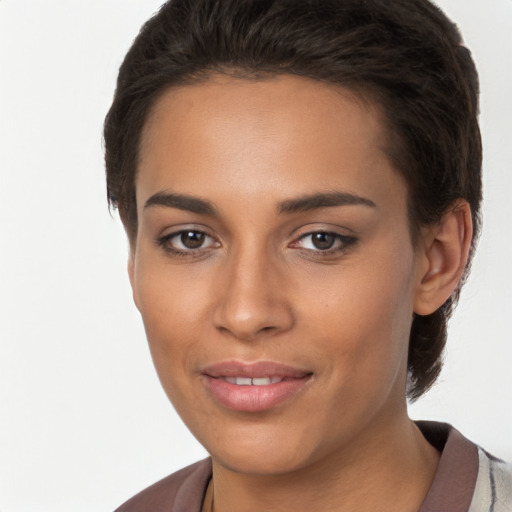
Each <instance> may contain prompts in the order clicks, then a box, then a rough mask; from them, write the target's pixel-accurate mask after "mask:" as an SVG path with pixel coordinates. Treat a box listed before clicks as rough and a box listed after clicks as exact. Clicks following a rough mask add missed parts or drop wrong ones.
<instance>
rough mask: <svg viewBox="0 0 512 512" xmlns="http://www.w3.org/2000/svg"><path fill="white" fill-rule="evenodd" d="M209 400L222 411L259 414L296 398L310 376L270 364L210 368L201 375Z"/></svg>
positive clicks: (239, 363) (289, 368)
mask: <svg viewBox="0 0 512 512" xmlns="http://www.w3.org/2000/svg"><path fill="white" fill-rule="evenodd" d="M201 373H202V375H203V379H202V380H203V383H204V385H205V387H206V389H207V391H208V394H209V395H210V397H212V398H213V400H214V401H215V402H216V403H217V404H218V405H221V406H222V407H223V408H228V409H231V410H235V411H241V412H253V413H254V412H261V411H267V410H271V409H274V408H276V407H277V406H279V405H281V404H283V403H285V402H287V401H289V400H290V399H292V398H294V397H296V396H298V395H299V394H300V393H301V392H302V391H303V389H304V388H305V387H306V386H307V384H308V383H309V382H310V381H311V380H312V377H313V373H312V372H310V371H305V370H302V369H298V368H294V367H290V366H287V365H282V364H278V363H272V362H256V363H241V362H237V361H231V362H223V363H219V364H214V365H211V366H209V367H207V368H205V369H204V370H203V371H202V372H201Z"/></svg>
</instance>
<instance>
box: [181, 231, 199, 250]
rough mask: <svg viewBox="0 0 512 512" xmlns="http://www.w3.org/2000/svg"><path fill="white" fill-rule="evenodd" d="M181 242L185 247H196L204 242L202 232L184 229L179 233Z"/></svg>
mask: <svg viewBox="0 0 512 512" xmlns="http://www.w3.org/2000/svg"><path fill="white" fill-rule="evenodd" d="M181 243H182V244H183V245H184V246H185V247H186V248H187V249H198V248H199V247H201V246H202V245H203V243H204V233H199V232H197V231H186V232H185V233H182V234H181Z"/></svg>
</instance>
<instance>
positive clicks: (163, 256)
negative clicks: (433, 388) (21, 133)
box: [129, 76, 418, 474]
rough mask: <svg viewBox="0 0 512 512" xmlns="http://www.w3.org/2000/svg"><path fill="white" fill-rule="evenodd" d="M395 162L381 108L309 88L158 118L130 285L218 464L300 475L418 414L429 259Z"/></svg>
mask: <svg viewBox="0 0 512 512" xmlns="http://www.w3.org/2000/svg"><path fill="white" fill-rule="evenodd" d="M384 148H385V138H384V129H383V124H382V123H381V121H380V115H379V112H378V109H376V108H373V107H372V106H371V105H369V104H368V103H367V102H363V101H362V100H359V99H356V98H355V97H354V96H353V95H351V94H350V93H349V92H348V91H344V90H343V89H340V88H337V87H335V86H331V85H326V84H322V83H320V82H316V81H313V80H309V79H304V78H299V77H292V76H281V77H279V78H272V79H268V80H263V81H259V82H255V81H246V80H243V79H234V78H226V77H224V78H222V77H216V78H213V79H210V81H208V82H204V83H200V84H196V85H191V86H190V85H189V86H183V87H180V88H174V89H172V90H169V91H168V92H166V94H164V96H163V97H162V98H161V99H160V100H159V101H158V103H157V104H156V106H155V107H154V109H153V111H152V114H151V116H150V117H149V119H148V121H147V124H146V126H145V129H144V132H143V136H142V144H141V152H140V165H139V171H138V176H137V180H136V190H137V204H138V216H139V228H138V234H137V240H136V244H135V246H134V247H133V248H132V256H131V261H130V265H129V268H130V277H131V282H132V287H133V292H134V299H135V302H136V304H137V307H138V308H139V310H140V312H141V314H142V318H143V320H144V325H145V328H146V333H147V337H148V340H149V345H150V349H151V353H152V357H153V359H154V363H155V366H156V369H157V372H158V375H159V377H160V380H161V382H162V385H163V387H164V389H165V391H166V393H167V394H168V396H169V398H170V400H171V402H172V403H173V404H174V406H175V408H176V409H177V411H178V413H179V414H180V415H181V417H182V419H183V420H184V422H185V423H186V425H187V426H188V427H189V428H190V430H191V431H192V433H193V434H194V435H195V436H196V437H197V438H198V439H199V441H200V442H201V443H202V444H203V445H204V446H205V447H206V449H207V450H208V451H209V452H210V453H211V454H212V456H213V459H214V463H216V464H220V465H222V466H223V467H226V468H231V469H234V470H236V471H242V472H250V473H257V474H275V473H286V472H290V471H294V470H297V469H300V468H304V467H307V466H308V465H311V464H315V463H318V462H320V461H327V460H330V459H332V460H334V459H335V458H336V457H350V456H351V452H354V453H356V452H357V450H358V449H360V448H361V447H362V446H368V444H369V443H371V442H374V443H377V442H381V440H382V439H383V438H385V436H386V433H387V432H389V431H390V429H392V428H393V424H394V423H396V421H397V419H398V418H402V417H403V416H405V414H406V412H405V380H406V365H407V345H408V338H409V332H410V327H411V321H412V314H413V302H414V296H415V289H416V286H417V282H418V258H417V257H416V256H417V255H416V254H415V251H414V249H413V247H412V244H411V236H410V232H409V227H408V218H407V190H406V186H405V184H404V182H403V179H402V178H401V176H400V175H399V174H398V173H397V172H396V171H395V170H394V169H393V167H392V165H391V163H390V161H389V160H388V158H387V157H386V154H385V152H384ZM370 440H371V441H370Z"/></svg>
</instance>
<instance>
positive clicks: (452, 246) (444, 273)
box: [414, 200, 473, 315]
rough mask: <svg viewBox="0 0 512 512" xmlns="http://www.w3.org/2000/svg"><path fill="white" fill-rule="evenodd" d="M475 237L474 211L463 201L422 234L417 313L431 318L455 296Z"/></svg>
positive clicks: (415, 308)
mask: <svg viewBox="0 0 512 512" xmlns="http://www.w3.org/2000/svg"><path fill="white" fill-rule="evenodd" d="M472 235H473V223H472V221H471V209H470V207H469V204H468V203H467V201H464V200H459V201H456V202H455V203H454V204H453V207H452V208H450V210H448V211H447V213H445V214H444V215H443V217H442V219H441V221H440V222H439V223H438V224H435V225H433V226H429V227H428V228H426V229H425V231H424V232H423V234H422V240H421V242H420V243H421V245H420V249H419V251H420V253H419V254H418V257H419V258H420V264H419V265H418V270H419V275H418V280H417V282H418V285H417V289H416V295H415V300H414V312H415V313H417V314H418V315H429V314H431V313H433V312H434V311H436V310H437V309H438V308H440V307H441V306H442V305H443V304H444V303H445V302H446V301H447V300H448V298H449V297H450V295H451V294H452V293H453V292H454V290H455V289H456V288H457V285H458V284H459V281H460V279H461V276H462V273H463V272H464V269H465V268H466V263H467V261H468V256H469V249H470V246H471V239H472Z"/></svg>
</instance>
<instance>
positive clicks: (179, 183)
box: [136, 75, 401, 206]
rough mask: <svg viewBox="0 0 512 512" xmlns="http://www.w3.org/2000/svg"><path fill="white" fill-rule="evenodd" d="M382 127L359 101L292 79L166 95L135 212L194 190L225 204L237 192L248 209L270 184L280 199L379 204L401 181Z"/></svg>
mask: <svg viewBox="0 0 512 512" xmlns="http://www.w3.org/2000/svg"><path fill="white" fill-rule="evenodd" d="M382 119H383V116H382V114H381V111H380V109H379V108H378V106H377V105H376V104H374V103H372V102H371V101H370V100H368V99H366V98H364V97H362V96H358V95H356V94H354V93H353V92H351V91H349V90H347V89H344V88H341V87H339V86H334V85H330V84H325V83H322V82H319V81H315V80H311V79H307V78H302V77H297V76H291V75H282V76H278V77H272V78H268V79H265V80H258V81H255V80H246V79H239V78H232V77H226V76H221V75H215V76H213V77H212V78H210V79H209V80H207V81H204V82H199V83H196V84H193V85H187V86H180V87H175V88H171V89H169V90H167V91H166V92H165V93H164V94H163V95H162V96H161V97H160V99H159V100H158V101H157V102H156V104H155V105H154V107H153V109H152V111H151V113H150V115H149V117H148V120H147V122H146V124H145V127H144V130H143V134H142V139H141V148H140V155H139V156H140V158H139V169H138V176H137V181H136V186H137V198H138V203H139V206H140V201H141V200H142V198H143V196H145V197H148V195H150V194H154V193H155V192H158V191H159V190H165V189H166V188H173V189H180V188H184V189H186V190H184V191H186V192H187V193H189V192H191V191H190V190H189V189H190V187H191V186H192V185H194V189H195V191H196V192H197V193H198V194H199V195H204V194H208V195H211V194H214V193H216V192H220V189H223V190H225V191H226V194H228V197H229V193H231V192H233V189H234V188H233V187H235V188H236V190H237V192H238V193H239V195H240V194H242V195H243V196H244V197H245V199H250V198H251V197H257V195H258V193H260V192H261V193H263V192H269V190H268V189H269V184H271V183H274V185H275V187H274V188H273V189H271V190H270V192H271V193H272V194H274V195H276V199H277V194H278V191H282V193H283V195H284V194H285V193H286V194H289V195H290V196H295V195H297V194H301V193H303V192H304V189H312V188H315V189H317V190H322V189H331V188H333V187H336V188H340V187H341V188H342V189H344V190H345V191H348V192H353V193H358V190H357V189H358V188H364V189H365V190H364V192H365V195H366V196H368V194H371V193H374V194H377V195H379V193H382V190H383V183H384V182H386V189H389V187H391V189H393V187H394V188H396V187H397V178H398V175H397V173H395V172H394V171H393V170H392V166H391V164H390V162H389V159H388V158H387V156H386V151H385V144H386V142H385V140H386V137H385V123H384V122H383V121H382ZM392 174H393V175H394V176H391V175H392ZM390 180H391V182H392V183H391V182H390ZM398 181H400V179H398ZM398 186H399V188H400V184H398ZM179 191H181V190H179ZM388 192H389V190H388ZM397 192H398V193H401V190H400V191H397Z"/></svg>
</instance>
